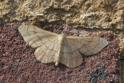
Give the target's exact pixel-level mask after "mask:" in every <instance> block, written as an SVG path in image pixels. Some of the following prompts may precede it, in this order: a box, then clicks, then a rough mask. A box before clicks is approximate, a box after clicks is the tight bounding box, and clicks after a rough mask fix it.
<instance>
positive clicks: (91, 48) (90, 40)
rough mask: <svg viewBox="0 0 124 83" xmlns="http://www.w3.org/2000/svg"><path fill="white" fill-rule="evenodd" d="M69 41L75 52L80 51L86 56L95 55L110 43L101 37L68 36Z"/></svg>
mask: <svg viewBox="0 0 124 83" xmlns="http://www.w3.org/2000/svg"><path fill="white" fill-rule="evenodd" d="M67 41H68V42H69V45H70V46H71V48H73V49H74V50H76V49H78V50H79V51H80V52H81V53H82V54H84V55H93V54H96V53H98V52H99V51H101V50H102V49H103V48H104V47H105V46H107V45H108V41H107V40H106V39H104V38H100V37H72V36H68V37H67Z"/></svg>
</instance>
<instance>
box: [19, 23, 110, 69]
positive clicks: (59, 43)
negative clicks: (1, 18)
mask: <svg viewBox="0 0 124 83" xmlns="http://www.w3.org/2000/svg"><path fill="white" fill-rule="evenodd" d="M18 30H19V32H20V33H21V35H22V37H23V38H24V40H25V41H26V43H27V44H28V45H29V46H31V47H32V48H36V50H35V52H34V55H35V57H36V59H37V60H39V61H41V62H42V63H52V62H53V63H55V65H56V66H57V65H58V64H59V63H62V64H64V65H66V66H67V67H70V68H74V67H77V66H79V65H81V63H82V61H83V58H82V55H81V54H83V55H85V56H88V55H93V54H96V53H98V52H99V51H101V50H102V49H103V48H104V47H105V46H107V45H108V41H107V40H106V39H104V38H100V37H75V36H66V35H63V34H56V33H53V32H49V31H46V30H42V29H40V28H38V27H37V26H34V25H31V24H22V25H21V26H20V27H19V28H18Z"/></svg>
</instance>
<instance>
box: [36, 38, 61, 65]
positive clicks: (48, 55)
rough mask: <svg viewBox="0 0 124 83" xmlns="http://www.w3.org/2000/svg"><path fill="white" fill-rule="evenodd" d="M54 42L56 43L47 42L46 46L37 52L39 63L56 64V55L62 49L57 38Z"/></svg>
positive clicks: (39, 48)
mask: <svg viewBox="0 0 124 83" xmlns="http://www.w3.org/2000/svg"><path fill="white" fill-rule="evenodd" d="M53 40H54V41H46V43H45V44H43V45H42V46H40V47H38V48H37V49H36V50H35V53H34V54H35V57H36V59H37V60H38V61H41V62H42V63H51V62H56V53H57V51H58V50H59V49H60V48H59V44H58V41H57V37H56V38H54V39H53Z"/></svg>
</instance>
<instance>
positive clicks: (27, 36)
mask: <svg viewBox="0 0 124 83" xmlns="http://www.w3.org/2000/svg"><path fill="white" fill-rule="evenodd" d="M18 30H19V32H20V33H21V35H22V37H23V38H24V40H25V41H26V43H28V44H29V45H30V46H31V47H32V48H37V49H36V50H35V53H34V54H35V57H36V59H37V60H39V61H41V62H42V63H50V62H54V60H55V54H56V51H57V50H58V48H57V45H58V44H57V42H58V39H57V38H58V37H57V34H54V33H52V32H48V31H45V30H42V29H40V28H38V27H36V26H34V25H30V24H29V25H28V24H22V25H21V26H20V27H19V28H18ZM56 49H57V50H56Z"/></svg>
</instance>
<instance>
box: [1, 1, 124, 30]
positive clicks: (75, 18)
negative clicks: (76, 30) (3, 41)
mask: <svg viewBox="0 0 124 83" xmlns="http://www.w3.org/2000/svg"><path fill="white" fill-rule="evenodd" d="M0 11H1V13H0V17H3V16H5V15H6V16H8V18H10V19H9V20H25V19H27V18H28V20H33V21H34V22H35V21H45V20H46V21H48V22H56V21H58V20H59V21H62V22H64V23H66V24H73V25H76V26H83V27H85V28H102V29H119V30H122V29H123V28H124V24H123V23H124V19H123V16H124V1H123V0H95V1H93V0H35V1H34V0H1V1H0ZM10 13H11V14H10Z"/></svg>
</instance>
